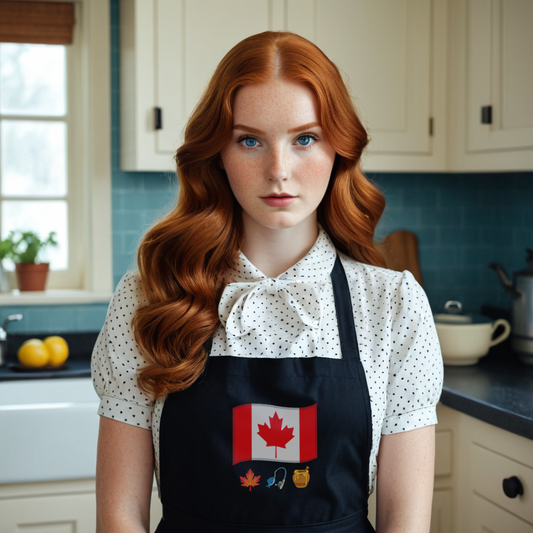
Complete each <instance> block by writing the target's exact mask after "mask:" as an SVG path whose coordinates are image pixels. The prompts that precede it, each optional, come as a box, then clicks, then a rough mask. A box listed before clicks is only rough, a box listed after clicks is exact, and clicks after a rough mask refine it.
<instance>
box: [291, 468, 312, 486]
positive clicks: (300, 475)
mask: <svg viewBox="0 0 533 533" xmlns="http://www.w3.org/2000/svg"><path fill="white" fill-rule="evenodd" d="M310 477H311V476H310V475H309V467H306V469H305V470H295V471H294V474H293V475H292V480H293V481H294V484H295V485H296V487H297V488H298V489H304V488H305V487H307V484H308V483H309V478H310Z"/></svg>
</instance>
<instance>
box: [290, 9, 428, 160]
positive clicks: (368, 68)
mask: <svg viewBox="0 0 533 533" xmlns="http://www.w3.org/2000/svg"><path fill="white" fill-rule="evenodd" d="M431 4H432V2H431V1H430V0H327V1H321V0H318V1H317V2H314V3H312V4H309V2H306V1H305V0H290V1H289V2H288V5H287V26H288V29H289V30H291V31H294V32H296V33H300V34H301V35H303V36H304V37H307V38H308V39H310V40H312V41H313V42H315V43H316V44H317V45H318V46H319V47H320V48H322V50H323V51H324V52H325V53H326V54H327V55H328V56H329V57H330V58H331V59H332V60H333V61H334V62H335V63H336V64H337V66H338V67H339V68H340V70H341V72H342V73H343V74H344V76H345V79H346V81H347V83H348V86H349V88H350V89H351V92H352V94H353V95H354V97H355V101H356V105H357V107H358V109H359V111H360V113H361V115H362V118H363V120H364V122H365V124H366V126H367V127H368V129H369V132H370V134H371V137H372V142H371V144H370V146H369V151H370V152H375V153H388V154H409V153H411V154H423V153H429V152H430V134H429V119H430V117H431V97H430V93H431V50H432V44H431V43H432V32H431V26H432V21H431V11H432V9H431Z"/></svg>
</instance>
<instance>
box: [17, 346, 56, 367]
mask: <svg viewBox="0 0 533 533" xmlns="http://www.w3.org/2000/svg"><path fill="white" fill-rule="evenodd" d="M17 355H18V358H19V361H20V363H21V364H22V365H23V366H30V367H39V366H45V365H47V364H48V361H49V360H50V351H49V350H48V348H47V347H46V346H45V344H44V343H43V341H41V340H39V339H29V340H27V341H26V342H24V343H23V344H22V346H21V347H20V348H19V351H18V352H17Z"/></svg>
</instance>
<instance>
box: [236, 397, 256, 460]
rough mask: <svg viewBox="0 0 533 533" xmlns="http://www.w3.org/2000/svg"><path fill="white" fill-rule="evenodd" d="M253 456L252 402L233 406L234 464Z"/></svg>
mask: <svg viewBox="0 0 533 533" xmlns="http://www.w3.org/2000/svg"><path fill="white" fill-rule="evenodd" d="M251 458H252V404H251V403H248V404H246V405H239V406H237V407H234V408H233V464H234V465H235V464H237V463H240V462H242V461H249V460H250V459H251Z"/></svg>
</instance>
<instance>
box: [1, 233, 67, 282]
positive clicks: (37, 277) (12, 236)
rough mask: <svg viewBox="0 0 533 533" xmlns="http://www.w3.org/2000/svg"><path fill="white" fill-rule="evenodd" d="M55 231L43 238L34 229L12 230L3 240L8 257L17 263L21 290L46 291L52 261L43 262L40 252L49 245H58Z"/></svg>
mask: <svg viewBox="0 0 533 533" xmlns="http://www.w3.org/2000/svg"><path fill="white" fill-rule="evenodd" d="M55 235H56V234H55V232H54V231H52V232H50V233H49V234H48V237H46V238H44V239H41V238H40V237H39V235H37V233H34V232H33V231H11V232H9V235H8V236H7V239H5V240H4V241H2V244H3V243H6V241H7V243H6V244H5V245H4V246H5V249H6V250H7V257H10V258H11V259H12V260H13V262H14V263H15V271H16V273H17V283H18V287H19V289H20V290H21V291H44V288H45V285H46V278H47V276H48V270H49V268H50V263H41V262H40V260H39V254H40V252H41V251H42V250H44V249H45V248H46V247H47V246H57V241H56V239H55Z"/></svg>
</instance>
